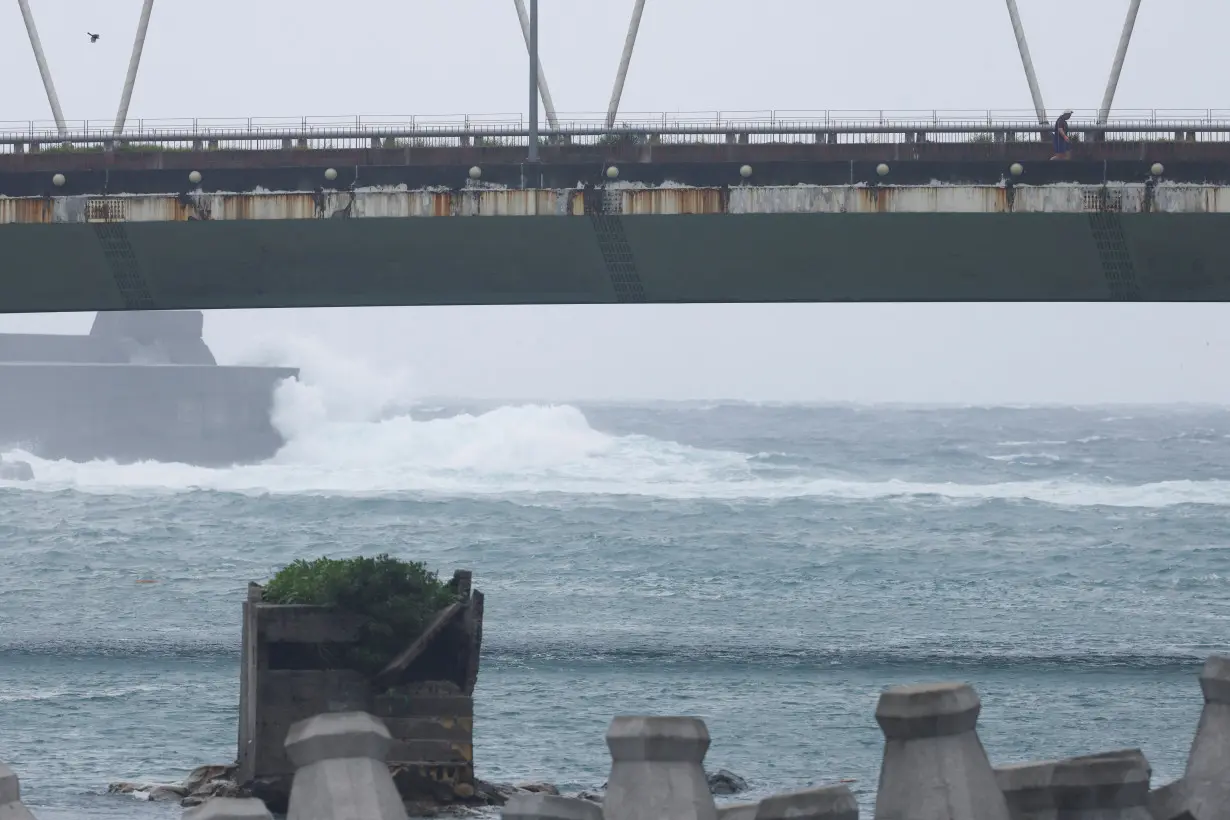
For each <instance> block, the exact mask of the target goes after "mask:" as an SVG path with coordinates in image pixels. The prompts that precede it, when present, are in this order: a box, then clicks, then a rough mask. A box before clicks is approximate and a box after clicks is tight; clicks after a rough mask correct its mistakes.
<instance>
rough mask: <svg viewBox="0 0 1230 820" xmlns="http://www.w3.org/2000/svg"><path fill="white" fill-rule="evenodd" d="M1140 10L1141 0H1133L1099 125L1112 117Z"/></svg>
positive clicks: (1111, 69) (1109, 81) (1112, 65)
mask: <svg viewBox="0 0 1230 820" xmlns="http://www.w3.org/2000/svg"><path fill="white" fill-rule="evenodd" d="M1139 12H1140V0H1132V4H1131V5H1130V6H1128V13H1127V17H1126V18H1125V19H1124V21H1123V33H1122V34H1120V35H1119V47H1118V48H1117V49H1115V61H1114V62H1113V63H1111V66H1110V79H1108V80H1107V81H1106V93H1105V94H1104V95H1103V96H1102V107H1101V108H1100V109H1098V125H1105V124H1106V120H1107V119H1109V117H1110V104H1111V103H1112V102H1114V100H1115V90H1116V89H1117V88H1118V87H1119V74H1120V73H1121V72H1122V71H1123V58H1124V57H1126V56H1127V50H1128V45H1129V44H1130V43H1131V42H1132V31H1133V30H1134V29H1135V28H1136V15H1137V14H1138V13H1139Z"/></svg>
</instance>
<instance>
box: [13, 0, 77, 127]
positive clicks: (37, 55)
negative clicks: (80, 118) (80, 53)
mask: <svg viewBox="0 0 1230 820" xmlns="http://www.w3.org/2000/svg"><path fill="white" fill-rule="evenodd" d="M17 6H18V7H19V8H20V9H21V17H22V19H23V20H25V21H26V34H28V35H30V47H31V48H32V49H34V61H35V62H37V63H38V73H39V76H41V77H42V78H43V89H44V90H45V91H46V92H47V102H48V103H50V104H51V116H53V117H55V121H56V130H57V131H58V132H59V133H60V136H61V137H62V136H64V134H65V132H66V131H67V130H68V128H67V126H66V125H65V124H64V112H63V111H62V110H60V98H59V96H58V95H57V94H56V86H55V83H53V82H52V81H51V69H50V68H48V67H47V57H46V55H44V54H43V43H42V41H41V40H39V37H38V28H37V27H36V26H35V25H34V14H33V13H32V12H31V11H30V0H17Z"/></svg>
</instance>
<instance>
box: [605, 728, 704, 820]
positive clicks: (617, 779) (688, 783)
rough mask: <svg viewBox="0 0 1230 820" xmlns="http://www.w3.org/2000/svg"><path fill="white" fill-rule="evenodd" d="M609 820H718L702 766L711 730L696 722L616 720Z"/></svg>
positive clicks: (610, 734) (610, 733)
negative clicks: (667, 819) (665, 819)
mask: <svg viewBox="0 0 1230 820" xmlns="http://www.w3.org/2000/svg"><path fill="white" fill-rule="evenodd" d="M606 745H607V748H608V749H610V751H611V775H610V777H609V778H607V785H606V798H605V799H604V800H603V801H602V815H603V817H604V818H606V820H664V818H669V820H717V807H716V806H715V805H714V802H713V794H712V793H711V792H710V791H709V781H708V780H707V779H706V778H705V770H704V768H703V767H702V766H701V764H702V763H703V762H704V759H705V752H707V751H709V730H708V729H707V728H705V722H704V721H703V720H701V719H700V718H693V717H628V716H625V717H617V718H615V719H614V720H612V721H611V726H610V728H609V729H607V733H606Z"/></svg>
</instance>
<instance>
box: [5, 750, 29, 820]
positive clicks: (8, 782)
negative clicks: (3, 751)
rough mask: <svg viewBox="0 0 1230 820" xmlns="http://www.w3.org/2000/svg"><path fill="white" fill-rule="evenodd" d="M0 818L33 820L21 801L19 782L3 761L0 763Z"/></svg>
mask: <svg viewBox="0 0 1230 820" xmlns="http://www.w3.org/2000/svg"><path fill="white" fill-rule="evenodd" d="M0 820H35V818H34V815H33V814H32V813H31V812H30V810H29V809H27V808H26V807H25V804H23V803H22V802H21V782H20V781H19V780H18V779H17V775H16V774H14V773H13V770H12V769H10V768H9V767H8V766H6V765H4V764H3V763H0Z"/></svg>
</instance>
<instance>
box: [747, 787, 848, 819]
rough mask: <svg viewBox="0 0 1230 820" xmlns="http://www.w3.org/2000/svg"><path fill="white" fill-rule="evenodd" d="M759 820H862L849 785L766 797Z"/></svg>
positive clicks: (761, 803)
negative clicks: (859, 819) (859, 817)
mask: <svg viewBox="0 0 1230 820" xmlns="http://www.w3.org/2000/svg"><path fill="white" fill-rule="evenodd" d="M755 820H858V801H857V800H855V799H854V792H852V791H850V787H849V786H844V785H842V786H822V787H820V788H816V789H802V790H800V791H795V792H784V793H782V794H775V795H772V796H770V797H766V798H764V799H763V800H761V801H760V811H758V812H756V818H755Z"/></svg>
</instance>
